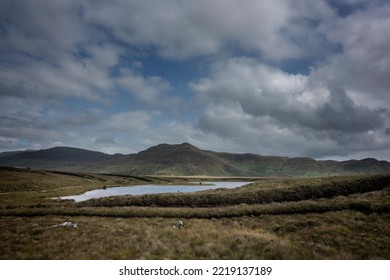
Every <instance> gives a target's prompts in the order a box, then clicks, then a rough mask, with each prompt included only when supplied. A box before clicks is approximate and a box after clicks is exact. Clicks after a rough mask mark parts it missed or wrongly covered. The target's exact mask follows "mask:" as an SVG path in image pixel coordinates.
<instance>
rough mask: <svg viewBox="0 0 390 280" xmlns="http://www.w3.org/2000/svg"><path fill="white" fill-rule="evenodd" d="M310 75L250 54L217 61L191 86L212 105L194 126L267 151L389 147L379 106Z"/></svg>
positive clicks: (308, 153) (326, 150)
mask: <svg viewBox="0 0 390 280" xmlns="http://www.w3.org/2000/svg"><path fill="white" fill-rule="evenodd" d="M311 79H312V76H310V75H300V74H288V73H286V72H283V71H281V70H279V69H276V68H273V67H270V66H267V65H264V64H262V63H260V62H258V61H256V60H254V59H250V58H232V59H229V60H228V61H224V62H223V63H217V65H215V66H214V67H213V70H212V71H211V76H210V77H208V78H201V79H199V80H197V81H195V82H192V83H191V85H190V86H191V88H192V89H193V90H194V91H195V92H196V93H197V94H198V95H199V96H200V98H201V99H203V100H204V101H205V102H206V101H207V102H208V103H210V102H211V104H212V105H209V106H208V107H207V109H206V110H205V112H204V114H203V115H202V116H201V118H200V119H199V122H198V127H199V128H200V129H202V130H204V131H207V132H208V133H211V132H213V133H216V134H217V135H219V136H220V137H222V138H223V137H226V138H229V139H232V140H233V141H235V142H236V143H238V144H239V145H240V146H241V147H251V149H256V142H257V143H262V144H263V146H264V147H268V152H267V153H269V154H272V153H277V154H279V152H280V151H282V150H283V151H285V152H287V154H295V155H296V152H297V151H299V153H302V154H305V155H312V156H313V155H316V156H320V155H323V154H327V153H328V154H329V153H335V154H340V153H345V152H346V151H347V153H348V152H351V151H354V150H360V149H368V148H367V146H368V145H369V146H371V148H373V149H381V148H383V146H386V147H387V146H390V145H386V144H385V143H386V142H384V141H383V140H384V138H383V130H384V127H385V123H386V121H388V119H387V117H386V114H384V113H383V111H381V110H378V108H371V107H368V106H365V105H362V104H357V103H356V102H355V101H354V100H353V99H352V98H351V97H350V96H349V95H348V92H346V91H345V90H343V89H342V88H338V87H336V86H334V87H331V86H328V87H325V86H322V87H319V85H316V86H315V87H313V83H312V82H311ZM274 143H277V144H274ZM319 143H321V145H319ZM283 147H294V149H295V151H287V149H286V148H283ZM340 147H342V148H340ZM257 149H258V150H263V151H264V149H263V148H257ZM316 151H317V152H316ZM320 151H321V152H320Z"/></svg>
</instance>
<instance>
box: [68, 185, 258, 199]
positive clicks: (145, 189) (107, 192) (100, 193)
mask: <svg viewBox="0 0 390 280" xmlns="http://www.w3.org/2000/svg"><path fill="white" fill-rule="evenodd" d="M250 183H251V182H202V184H201V185H200V184H199V185H135V186H128V187H114V188H107V189H98V190H92V191H88V192H85V193H83V194H80V195H72V196H62V197H61V199H72V200H74V201H76V202H80V201H84V200H88V199H92V198H101V197H108V196H119V195H143V194H159V193H189V192H198V191H205V190H214V189H219V188H224V189H234V188H238V187H241V186H244V185H247V184H250Z"/></svg>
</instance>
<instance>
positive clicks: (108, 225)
mask: <svg viewBox="0 0 390 280" xmlns="http://www.w3.org/2000/svg"><path fill="white" fill-rule="evenodd" d="M0 179H1V180H0V228H1V231H0V248H1V250H0V259H389V258H390V176H383V175H378V176H349V177H321V178H289V179H288V178H248V179H250V180H252V181H253V180H254V179H257V180H256V181H255V182H254V183H252V184H250V185H247V186H244V187H241V188H238V189H234V190H224V189H219V190H213V191H204V192H199V193H193V194H185V193H180V194H163V195H145V196H125V197H111V198H102V199H96V200H89V201H85V202H81V203H75V202H73V201H63V200H59V199H52V198H53V197H54V198H55V197H58V196H64V195H73V194H79V193H82V192H84V191H86V190H91V189H96V188H109V187H112V186H118V185H134V184H145V183H176V182H180V183H183V182H187V181H190V180H192V179H193V178H187V177H180V178H175V177H169V176H166V177H156V176H155V177H131V176H112V175H96V174H83V173H63V172H52V171H39V170H25V169H12V168H3V169H0ZM198 179H202V178H198ZM204 179H210V178H204ZM66 220H72V221H73V222H76V223H77V224H78V227H79V228H78V229H74V228H65V227H58V228H50V226H52V225H55V224H59V223H62V222H64V221H66ZM178 220H182V221H183V222H184V223H185V225H186V226H185V227H184V228H182V229H179V228H176V227H175V226H174V225H175V224H176V222H177V221H178Z"/></svg>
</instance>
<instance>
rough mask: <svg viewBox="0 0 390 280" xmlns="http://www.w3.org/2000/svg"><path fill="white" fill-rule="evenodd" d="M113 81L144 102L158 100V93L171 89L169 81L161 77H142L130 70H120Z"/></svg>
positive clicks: (155, 101)
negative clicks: (119, 73)
mask: <svg viewBox="0 0 390 280" xmlns="http://www.w3.org/2000/svg"><path fill="white" fill-rule="evenodd" d="M115 81H116V83H117V84H118V86H119V87H120V88H122V89H123V90H125V91H127V92H129V93H130V94H132V95H133V96H135V97H136V98H137V99H138V100H141V101H143V102H146V103H157V102H159V99H160V94H162V93H164V92H167V91H169V90H170V89H171V85H170V83H169V82H168V81H166V80H164V79H162V78H161V77H158V76H151V77H144V76H142V75H139V74H136V73H134V72H132V71H130V70H123V71H121V76H120V77H118V78H116V79H115Z"/></svg>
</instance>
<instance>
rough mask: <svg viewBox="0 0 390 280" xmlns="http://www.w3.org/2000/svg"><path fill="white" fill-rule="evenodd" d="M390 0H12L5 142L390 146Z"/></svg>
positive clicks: (3, 22) (3, 17)
mask: <svg viewBox="0 0 390 280" xmlns="http://www.w3.org/2000/svg"><path fill="white" fill-rule="evenodd" d="M389 30H390V2H389V1H385V0H340V1H337V0H295V1H290V0H262V1H259V0H196V1H195V0H194V1H190V0H189V1H182V0H164V1H161V0H148V1H144V0H110V1H103V0H67V1H62V0H34V1H29V0H0V151H10V150H25V149H45V148H50V147H54V146H72V147H78V148H85V149H90V150H96V151H102V152H106V153H124V154H129V153H135V152H139V151H141V150H143V149H146V148H148V147H150V146H153V145H157V144H160V143H170V144H176V143H183V142H188V143H191V144H193V145H195V146H197V147H199V148H201V149H208V150H215V151H224V152H234V153H256V154H262V155H278V156H288V157H296V156H305V157H306V156H307V157H313V158H316V159H336V160H344V159H352V158H356V159H361V158H366V157H375V158H377V159H383V160H390V32H389Z"/></svg>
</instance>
